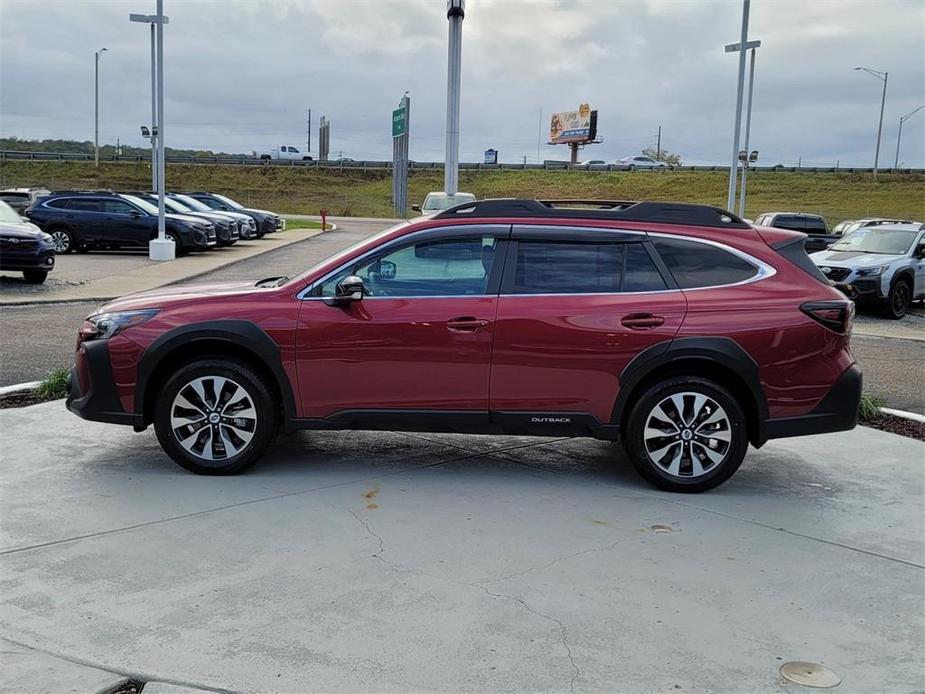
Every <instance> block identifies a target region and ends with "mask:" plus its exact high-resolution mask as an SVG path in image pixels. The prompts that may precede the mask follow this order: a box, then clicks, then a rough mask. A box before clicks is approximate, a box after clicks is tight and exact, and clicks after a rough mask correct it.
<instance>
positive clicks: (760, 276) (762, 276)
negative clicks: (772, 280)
mask: <svg viewBox="0 0 925 694" xmlns="http://www.w3.org/2000/svg"><path fill="white" fill-rule="evenodd" d="M649 236H658V237H661V238H665V239H678V240H681V241H691V242H693V243H704V244H706V245H708V246H715V247H716V248H719V249H720V250H723V251H726V252H727V253H731V254H732V255H734V256H736V257H738V258H740V259H742V260H744V261H745V262H747V263H748V264H750V265H752V266H754V267H755V268H756V269H757V270H758V272H757V273H755V275H754V277H749V278H748V279H746V280H741V281H739V282H728V283H726V284H709V285H707V286H706V287H690V288H689V289H685V288H684V287H680V290H681V291H684V292H696V291H700V290H702V289H720V288H722V287H739V286H742V285H744V284H751V283H752V282H760V281H761V280H766V279H768V278H769V277H773V276H774V275H776V274H777V269H776V268H775V267H773V266H771V265H768V264H767V263H765V262H764V261H761V260H758V258H755V257H754V256H751V255H749V254H748V253H746V252H745V251H740V250H739V249H738V248H733V247H732V246H727V245H726V244H725V243H720V242H719V241H711V240H709V239H701V238H698V237H696V236H682V235H681V234H665V233H662V232H657V231H653V232H649ZM657 251H658V249H656V252H657ZM668 269H669V271H670V270H671V268H668Z"/></svg>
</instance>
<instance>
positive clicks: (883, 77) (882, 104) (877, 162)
mask: <svg viewBox="0 0 925 694" xmlns="http://www.w3.org/2000/svg"><path fill="white" fill-rule="evenodd" d="M854 69H855V70H863V71H864V72H866V73H867V74H869V75H873V76H874V77H876V78H877V79H878V80H880V81H881V82H883V96H881V97H880V123H879V124H878V125H877V149H876V152H875V153H874V178H877V169H878V168H879V166H880V135H881V134H882V133H883V109H884V107H885V106H886V82H887V79H888V78H889V76H890V73H889V72H880V71H879V70H871V69H870V68H867V67H856V68H854Z"/></svg>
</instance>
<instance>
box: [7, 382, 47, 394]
mask: <svg viewBox="0 0 925 694" xmlns="http://www.w3.org/2000/svg"><path fill="white" fill-rule="evenodd" d="M40 385H42V382H41V381H29V382H28V383H15V384H13V385H11V386H0V395H9V394H10V393H20V392H22V391H24V390H35V389H36V388H38V387H39V386H40Z"/></svg>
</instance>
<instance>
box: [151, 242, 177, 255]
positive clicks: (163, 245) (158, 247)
mask: <svg viewBox="0 0 925 694" xmlns="http://www.w3.org/2000/svg"><path fill="white" fill-rule="evenodd" d="M176 257H177V249H176V248H175V247H174V245H173V241H172V240H171V239H169V238H167V239H151V241H150V243H148V258H150V259H151V260H173V259H174V258H176Z"/></svg>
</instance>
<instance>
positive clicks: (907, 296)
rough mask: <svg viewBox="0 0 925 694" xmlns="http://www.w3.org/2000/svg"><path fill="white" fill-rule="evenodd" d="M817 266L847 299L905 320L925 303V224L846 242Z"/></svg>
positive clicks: (866, 230)
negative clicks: (911, 307)
mask: <svg viewBox="0 0 925 694" xmlns="http://www.w3.org/2000/svg"><path fill="white" fill-rule="evenodd" d="M810 258H812V261H813V262H814V263H815V264H816V266H817V267H818V268H819V269H820V270H821V271H822V274H824V275H825V276H826V277H828V278H829V279H830V280H831V281H832V282H834V283H835V286H836V287H838V289H840V290H841V291H843V292H844V293H845V294H846V295H847V296H848V298H850V299H854V300H855V301H856V302H857V303H859V304H865V303H868V304H875V305H878V306H880V307H881V309H882V310H883V312H884V314H886V316H887V317H889V318H902V317H903V316H904V315H906V311H908V310H909V304H911V303H912V302H913V301H915V300H917V299H923V298H925V224H920V223H919V222H912V223H907V224H880V225H877V226H870V227H862V228H860V229H856V230H855V231H852V232H851V233H849V234H846V235H845V236H843V237H842V238H841V239H840V240H839V241H838V242H837V243H834V244H832V245H831V246H830V247H829V248H828V249H827V250H824V251H819V252H818V253H813V254H812V255H810Z"/></svg>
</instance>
